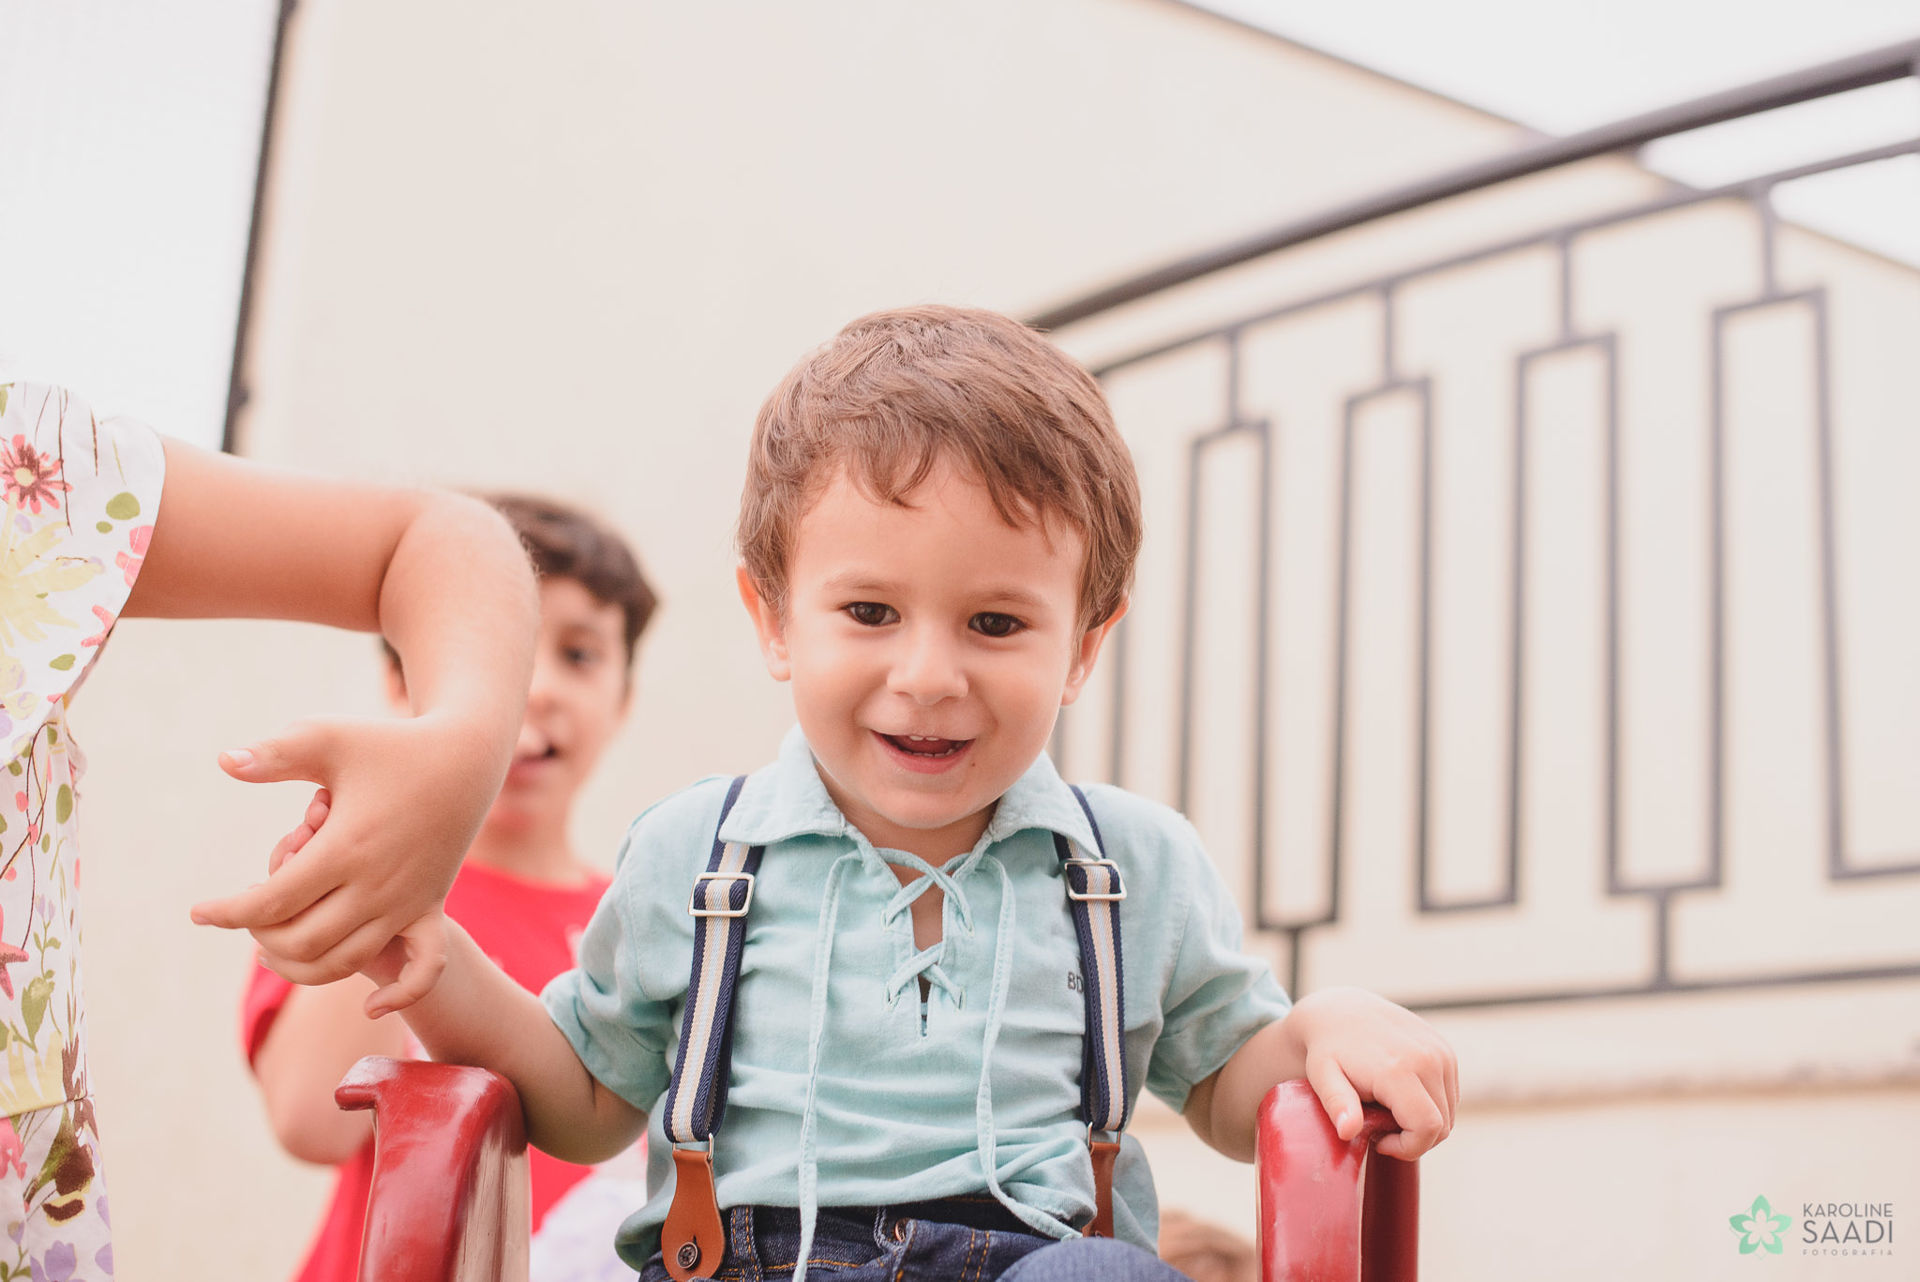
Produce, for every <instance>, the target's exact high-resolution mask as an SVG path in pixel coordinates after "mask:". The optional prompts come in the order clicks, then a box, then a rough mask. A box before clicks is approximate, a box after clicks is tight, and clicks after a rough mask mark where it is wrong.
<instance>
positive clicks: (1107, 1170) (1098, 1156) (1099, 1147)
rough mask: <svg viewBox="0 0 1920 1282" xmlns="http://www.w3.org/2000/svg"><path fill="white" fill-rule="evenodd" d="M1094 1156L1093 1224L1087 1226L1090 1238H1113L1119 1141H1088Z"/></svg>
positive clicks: (1088, 1146)
mask: <svg viewBox="0 0 1920 1282" xmlns="http://www.w3.org/2000/svg"><path fill="white" fill-rule="evenodd" d="M1087 1149H1088V1150H1089V1151H1090V1152H1091V1153H1092V1155H1093V1223H1091V1224H1089V1225H1087V1236H1088V1237H1112V1236H1113V1161H1114V1159H1115V1158H1117V1157H1119V1156H1120V1143H1119V1141H1118V1140H1096V1139H1089V1140H1088V1141H1087Z"/></svg>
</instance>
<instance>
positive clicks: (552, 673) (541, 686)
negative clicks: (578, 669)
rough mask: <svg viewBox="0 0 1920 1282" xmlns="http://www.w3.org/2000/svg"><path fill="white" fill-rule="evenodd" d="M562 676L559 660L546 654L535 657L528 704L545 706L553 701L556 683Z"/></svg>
mask: <svg viewBox="0 0 1920 1282" xmlns="http://www.w3.org/2000/svg"><path fill="white" fill-rule="evenodd" d="M559 677H560V668H559V663H558V661H557V660H555V659H552V658H550V657H548V656H547V655H545V654H536V655H534V658H533V680H532V681H531V682H529V683H528V685H527V706H528V707H535V706H540V707H544V706H546V705H547V704H549V703H551V702H553V695H554V687H555V683H556V682H557V681H558V679H559Z"/></svg>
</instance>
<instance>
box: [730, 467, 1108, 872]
mask: <svg viewBox="0 0 1920 1282" xmlns="http://www.w3.org/2000/svg"><path fill="white" fill-rule="evenodd" d="M908 498H909V500H910V502H911V503H912V505H913V506H911V507H900V506H898V505H895V504H891V503H877V502H875V501H874V500H872V499H870V498H868V497H867V496H866V495H864V494H863V493H861V491H860V490H859V488H858V487H856V486H855V485H854V484H853V483H852V482H851V481H849V480H848V479H847V478H846V476H845V475H844V474H842V475H839V476H837V477H836V478H835V479H834V481H833V482H832V484H830V485H829V486H828V487H827V489H826V491H825V492H824V493H823V494H822V495H821V497H820V498H819V500H818V501H817V502H816V503H815V504H814V506H813V507H812V508H811V509H810V510H809V511H808V512H807V514H806V515H805V516H804V517H802V518H801V521H800V526H799V529H798V531H797V535H796V538H795V543H794V548H793V553H792V557H791V559H790V564H789V565H788V567H787V608H786V612H785V615H784V617H783V616H782V615H781V614H780V613H778V612H776V611H775V610H773V609H772V608H771V607H770V606H769V605H768V604H767V603H766V602H765V601H764V600H763V599H762V598H761V597H760V595H759V593H758V590H757V589H756V587H755V585H754V583H753V581H752V579H751V577H750V576H749V575H748V574H747V573H746V571H745V570H744V569H742V570H741V572H740V591H741V596H742V598H743V599H744V600H745V601H746V603H747V608H748V610H749V611H750V612H751V613H752V615H753V617H754V623H755V626H756V628H757V629H758V631H759V633H760V644H761V650H762V652H763V653H764V655H765V656H766V660H767V669H768V671H769V672H771V673H772V674H773V676H774V678H775V679H776V680H780V681H787V680H791V681H792V682H793V701H794V707H795V709H796V711H797V712H798V714H799V718H800V726H801V729H802V730H804V731H805V732H806V736H807V742H808V743H809V744H811V745H812V747H813V752H814V757H815V759H816V760H817V761H818V763H819V766H820V771H821V775H822V777H823V779H824V780H825V782H826V785H827V791H828V792H829V793H830V794H831V795H832V797H833V799H834V801H835V802H836V803H837V804H838V805H839V807H840V809H841V812H842V813H844V814H845V815H846V816H847V818H848V819H849V820H850V821H851V822H852V823H853V825H854V826H855V827H857V828H859V829H860V831H861V832H863V833H865V834H866V836H867V839H868V840H870V841H872V842H873V843H874V844H875V845H876V846H881V847H886V848H891V849H900V850H908V851H911V852H913V853H914V854H917V855H919V856H921V857H922V858H925V859H929V860H941V859H946V858H949V857H951V856H953V855H956V854H961V853H963V852H965V851H967V850H970V849H971V848H972V847H973V845H974V843H975V842H976V841H977V840H979V837H980V834H981V833H982V832H984V831H985V830H986V825H987V820H988V819H989V817H990V816H991V814H992V810H993V805H994V803H995V802H996V801H998V800H999V798H1000V794H1002V793H1003V792H1005V791H1006V790H1007V788H1008V787H1009V786H1010V785H1011V784H1012V783H1013V782H1014V780H1016V779H1018V778H1019V777H1020V776H1021V775H1022V774H1023V773H1025V771H1026V769H1027V767H1028V766H1030V765H1032V764H1033V761H1034V759H1035V758H1036V757H1038V756H1039V755H1040V753H1041V751H1042V750H1043V749H1044V748H1045V747H1046V743H1047V738H1048V736H1049V735H1051V734H1052V733H1053V723H1054V719H1055V717H1056V716H1058V714H1059V711H1060V708H1061V705H1063V704H1067V703H1071V702H1072V701H1073V700H1074V699H1075V698H1076V697H1077V696H1078V695H1079V693H1080V688H1081V686H1082V685H1083V684H1084V683H1085V681H1086V679H1087V675H1088V673H1089V672H1090V671H1091V669H1092V667H1093V662H1094V658H1095V656H1096V655H1097V654H1098V653H1099V649H1100V643H1101V641H1102V640H1104V639H1105V637H1106V634H1107V631H1108V630H1109V629H1110V628H1111V627H1112V625H1113V622H1114V621H1115V620H1117V618H1118V616H1117V615H1116V616H1115V620H1109V621H1108V622H1107V623H1105V624H1103V625H1101V626H1099V627H1096V628H1093V629H1091V630H1086V631H1083V630H1082V629H1081V628H1080V626H1079V616H1080V600H1079V597H1080V573H1081V556H1082V552H1083V548H1084V543H1083V540H1082V539H1081V537H1080V536H1079V535H1078V534H1077V533H1076V532H1074V531H1071V530H1068V529H1065V528H1063V527H1061V526H1060V525H1059V524H1058V523H1057V522H1056V523H1051V525H1050V526H1049V527H1048V528H1042V527H1041V526H1039V525H1024V526H1009V525H1008V524H1007V523H1006V522H1005V521H1004V520H1003V519H1002V518H1001V516H1000V514H999V512H998V511H997V510H995V508H994V506H993V501H992V499H991V498H990V497H989V496H988V494H987V490H986V488H985V487H984V486H983V485H981V484H980V483H979V482H978V481H976V480H974V479H972V478H971V477H969V476H967V475H966V474H964V473H961V472H956V471H955V470H954V469H952V468H951V467H947V466H944V465H943V466H941V467H938V468H936V469H935V470H934V472H933V473H932V474H931V475H930V476H929V477H928V479H927V481H926V482H925V483H924V484H923V485H922V486H921V487H920V488H919V489H918V490H916V491H914V492H913V494H911V495H909V496H908Z"/></svg>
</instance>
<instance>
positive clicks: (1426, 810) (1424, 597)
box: [1413, 378, 1433, 873]
mask: <svg viewBox="0 0 1920 1282" xmlns="http://www.w3.org/2000/svg"><path fill="white" fill-rule="evenodd" d="M1414 385H1415V386H1417V387H1418V388H1419V389H1420V515H1419V521H1420V526H1419V529H1420V587H1419V592H1420V597H1419V604H1418V606H1417V608H1418V610H1419V615H1418V619H1417V624H1416V626H1417V627H1418V629H1419V641H1418V643H1417V644H1418V646H1419V651H1418V659H1417V662H1418V663H1419V665H1420V666H1419V679H1418V682H1417V683H1416V686H1415V693H1414V697H1415V698H1417V699H1419V701H1420V707H1419V710H1418V713H1417V724H1416V729H1415V738H1414V749H1413V750H1414V754H1415V756H1414V762H1415V765H1414V828H1413V848H1414V852H1415V853H1414V858H1415V860H1416V861H1417V863H1418V866H1419V867H1420V869H1421V871H1422V872H1423V873H1424V872H1425V870H1426V868H1427V865H1428V863H1429V861H1430V856H1431V851H1430V850H1429V848H1428V836H1429V818H1430V812H1431V809H1432V800H1431V797H1430V795H1429V794H1430V792H1431V779H1432V761H1433V743H1432V738H1433V380H1432V379H1431V378H1422V379H1420V380H1418V382H1417V383H1415V384H1414Z"/></svg>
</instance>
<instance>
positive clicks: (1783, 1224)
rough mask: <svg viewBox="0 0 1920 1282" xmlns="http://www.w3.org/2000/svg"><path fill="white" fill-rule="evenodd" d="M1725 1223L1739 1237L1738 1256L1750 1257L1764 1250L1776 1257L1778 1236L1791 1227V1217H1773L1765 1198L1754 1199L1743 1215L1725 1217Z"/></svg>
mask: <svg viewBox="0 0 1920 1282" xmlns="http://www.w3.org/2000/svg"><path fill="white" fill-rule="evenodd" d="M1727 1223H1728V1224H1731V1225H1732V1226H1733V1231H1734V1232H1735V1233H1738V1234H1739V1235H1740V1254H1742V1255H1752V1254H1753V1253H1754V1252H1755V1251H1759V1250H1765V1251H1768V1252H1770V1253H1771V1254H1774V1255H1778V1254H1780V1250H1781V1241H1780V1235H1781V1234H1782V1233H1785V1232H1786V1231H1787V1229H1788V1228H1789V1227H1791V1226H1792V1224H1793V1217H1792V1216H1788V1215H1775V1214H1774V1213H1773V1208H1772V1207H1771V1206H1769V1205H1767V1199H1766V1198H1764V1197H1756V1198H1754V1199H1753V1205H1752V1206H1750V1207H1748V1208H1747V1209H1746V1212H1745V1213H1744V1214H1741V1215H1733V1216H1729V1217H1727Z"/></svg>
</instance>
